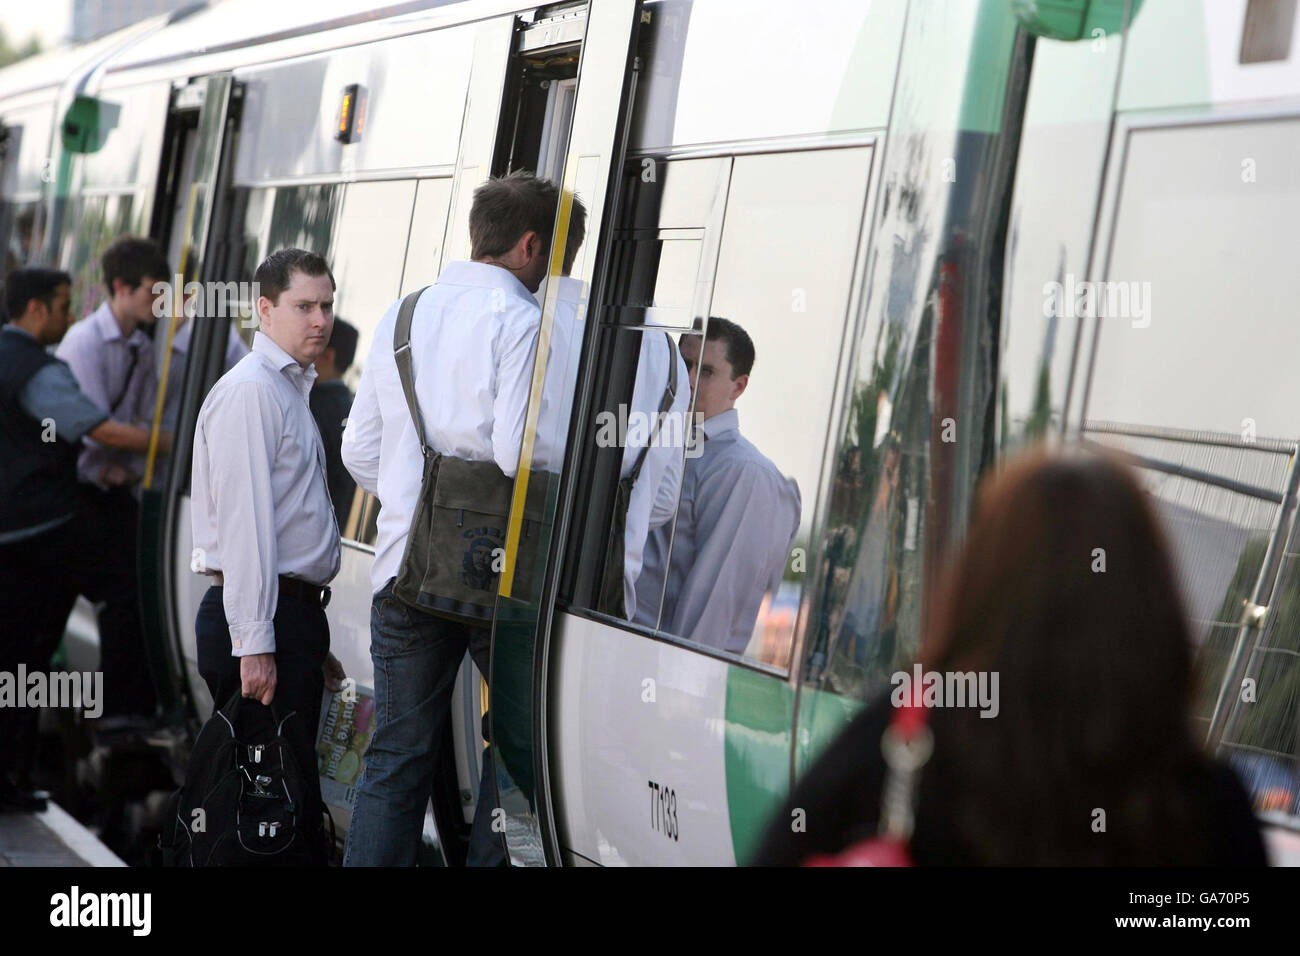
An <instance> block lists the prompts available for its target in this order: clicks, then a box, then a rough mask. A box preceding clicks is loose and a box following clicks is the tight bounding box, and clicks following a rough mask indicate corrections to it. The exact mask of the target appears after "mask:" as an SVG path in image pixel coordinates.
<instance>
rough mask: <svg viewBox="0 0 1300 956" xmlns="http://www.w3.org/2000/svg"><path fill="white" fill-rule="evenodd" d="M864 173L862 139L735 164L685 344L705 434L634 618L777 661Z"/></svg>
mask: <svg viewBox="0 0 1300 956" xmlns="http://www.w3.org/2000/svg"><path fill="white" fill-rule="evenodd" d="M868 169H869V151H868V150H866V149H850V150H830V151H820V152H805V153H787V154H769V155H759V156H741V157H738V158H736V160H735V162H734V167H733V170H732V174H731V181H730V187H729V190H728V196H727V204H726V219H725V226H724V228H723V231H722V235H721V245H720V249H719V252H718V262H717V273H716V277H715V279H714V284H713V295H712V304H711V308H710V317H709V318H708V319H707V320H706V321H705V322H704V323H703V325H704V333H705V334H704V336H700V335H694V334H684V335H682V336H681V338H680V340H679V341H680V347H681V352H682V355H683V357H684V358H685V359H686V364H687V367H688V368H689V370H690V380H691V385H692V407H693V410H694V413H695V420H696V421H697V422H698V423H699V424H697V425H696V433H695V437H696V442H697V443H698V444H697V445H695V446H694V447H692V448H689V449H688V451H687V455H686V460H685V463H684V468H683V473H682V488H681V494H680V499H679V505H678V509H677V515H676V518H675V520H674V521H673V522H671V523H668V524H665V525H664V526H661V527H660V528H658V529H656V530H655V531H653V532H652V533H651V536H650V539H649V541H648V542H647V545H646V558H645V568H644V569H643V572H642V574H643V577H644V580H643V581H639V582H638V584H637V614H638V619H639V620H641V621H642V622H643V623H649V622H650V620H652V617H651V616H652V615H654V616H657V626H658V627H659V629H661V630H663V631H666V632H669V633H672V634H674V635H676V636H679V637H683V638H688V639H690V640H692V641H693V642H696V643H699V644H703V645H707V646H709V647H713V648H715V649H718V650H723V651H729V652H732V653H736V654H743V655H744V656H746V657H748V658H750V659H754V660H757V661H760V662H762V663H765V664H769V665H772V666H775V667H780V668H785V667H787V666H788V665H789V656H790V651H791V647H792V641H793V636H794V626H795V621H796V618H797V616H798V611H799V606H800V598H801V593H802V583H803V580H804V578H805V576H806V571H807V566H808V565H807V556H808V554H809V550H810V539H811V531H812V524H813V513H814V505H815V502H816V494H817V488H818V485H819V482H820V475H821V471H822V466H823V458H824V455H825V450H826V438H827V430H826V425H825V423H826V422H827V421H828V419H829V418H830V414H831V401H832V397H833V394H834V389H835V376H834V368H835V362H834V361H829V362H828V361H827V358H826V356H828V355H830V356H837V355H838V354H839V351H840V347H841V342H842V338H843V335H844V322H845V315H846V310H847V304H848V295H849V286H850V280H851V275H852V268H853V261H854V257H855V254H856V250H857V241H858V231H859V227H860V223H861V218H862V204H863V202H864V200H865V196H866V184H867V173H868ZM718 319H722V320H724V321H718ZM659 585H662V592H661V594H656V591H658V590H659V587H658V586H659ZM642 594H645V596H646V600H645V603H644V606H643V604H642ZM656 597H660V598H661V600H659V601H656V600H655V598H656ZM656 605H658V607H656Z"/></svg>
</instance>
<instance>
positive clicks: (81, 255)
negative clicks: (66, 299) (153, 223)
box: [59, 193, 140, 317]
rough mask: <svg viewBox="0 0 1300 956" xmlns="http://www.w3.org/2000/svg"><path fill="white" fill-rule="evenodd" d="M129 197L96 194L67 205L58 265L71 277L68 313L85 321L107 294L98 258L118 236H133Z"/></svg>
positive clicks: (133, 207)
mask: <svg viewBox="0 0 1300 956" xmlns="http://www.w3.org/2000/svg"><path fill="white" fill-rule="evenodd" d="M137 211H138V210H137V208H136V205H135V195H134V194H133V193H100V194H97V195H90V196H84V197H82V198H80V199H78V200H73V201H70V202H69V208H68V209H67V211H66V212H65V215H66V216H67V217H68V223H69V226H70V228H68V229H67V230H65V232H64V239H63V251H62V253H61V254H60V256H59V262H60V263H62V265H63V268H65V269H66V270H67V271H68V272H69V273H70V274H71V275H72V306H71V308H72V311H73V314H74V315H79V316H82V317H85V316H87V315H89V314H90V313H91V312H93V311H94V310H95V309H97V308H98V307H99V304H100V303H101V302H103V301H104V298H105V297H106V295H107V292H106V291H105V289H104V275H103V272H102V271H101V269H100V264H99V257H100V255H101V254H102V253H103V251H104V250H105V249H106V248H107V247H108V245H109V244H110V243H111V242H112V241H113V240H114V239H117V238H118V237H120V236H123V235H125V234H127V233H134V232H137V231H138V229H139V225H140V224H139V223H138V222H137V221H136V220H137V216H136V213H137Z"/></svg>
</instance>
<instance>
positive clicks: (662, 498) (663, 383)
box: [620, 331, 691, 621]
mask: <svg viewBox="0 0 1300 956" xmlns="http://www.w3.org/2000/svg"><path fill="white" fill-rule="evenodd" d="M674 346H675V343H674ZM670 354H671V355H672V356H674V358H675V359H676V362H677V394H676V395H675V396H674V398H673V403H672V407H671V409H670V410H669V413H668V416H669V420H668V421H666V422H664V423H663V424H662V425H660V430H659V434H658V435H656V436H655V439H654V443H653V444H651V446H650V450H649V451H647V452H646V456H645V464H643V465H642V466H641V474H640V475H639V476H638V477H637V480H636V484H634V485H633V486H632V495H631V497H630V498H629V499H628V506H627V524H626V525H625V526H624V530H623V601H624V602H625V604H626V609H627V619H628V620H629V621H630V620H632V618H633V616H634V615H635V614H636V582H637V579H638V578H639V577H640V576H641V565H642V561H643V555H644V553H645V544H646V537H647V536H648V535H649V533H650V532H651V531H652V530H653V529H655V528H658V527H660V526H661V525H663V524H664V523H665V522H667V521H668V520H669V519H671V518H672V516H673V514H674V513H675V512H676V511H677V492H678V490H679V488H680V487H681V483H682V468H683V463H684V457H685V454H686V447H685V445H686V440H687V436H689V435H690V426H689V423H688V422H687V418H686V416H687V413H688V412H689V411H690V405H691V382H690V378H689V377H688V373H687V371H686V361H685V360H684V359H683V358H682V354H681V351H680V350H678V349H677V348H676V347H674V348H673V350H672V352H671V353H670V352H669V351H668V333H666V332H651V331H645V332H642V333H641V354H640V355H639V356H638V358H637V365H636V383H635V384H634V385H633V386H632V411H633V412H638V413H640V414H641V415H642V416H644V419H643V420H645V421H648V422H650V423H651V424H650V425H649V426H648V427H647V428H646V430H645V436H646V437H645V441H644V442H640V441H639V442H637V443H636V444H633V443H632V441H631V439H630V438H629V440H628V442H627V444H626V445H625V446H624V448H623V469H622V471H621V473H620V476H621V477H624V478H626V477H627V476H628V475H630V474H632V469H633V468H635V467H636V458H637V455H639V454H640V452H641V449H642V448H643V447H645V443H646V442H648V441H650V428H652V427H653V422H654V417H653V416H657V415H658V414H659V404H660V402H662V401H663V397H664V389H665V388H667V387H668V358H669V355H670ZM630 431H631V429H630V428H629V432H630Z"/></svg>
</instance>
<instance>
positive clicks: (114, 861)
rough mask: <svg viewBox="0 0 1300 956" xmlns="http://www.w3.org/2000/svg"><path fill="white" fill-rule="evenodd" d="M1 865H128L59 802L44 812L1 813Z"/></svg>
mask: <svg viewBox="0 0 1300 956" xmlns="http://www.w3.org/2000/svg"><path fill="white" fill-rule="evenodd" d="M0 866H126V864H125V863H123V862H122V860H120V859H119V858H118V857H117V855H116V854H114V853H113V852H112V851H111V850H109V849H108V847H106V846H104V844H102V843H100V842H99V840H98V839H97V838H96V837H95V835H94V834H93V833H91V832H90V831H89V830H87V829H86V828H85V827H84V826H82V825H81V824H80V823H78V822H77V821H76V820H74V819H73V818H72V817H71V816H69V815H68V813H67V811H65V810H64V809H63V808H62V807H60V806H59V805H58V804H56V803H50V805H49V807H48V808H47V809H46V810H45V811H44V812H43V813H0Z"/></svg>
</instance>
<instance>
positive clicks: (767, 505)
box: [634, 316, 802, 654]
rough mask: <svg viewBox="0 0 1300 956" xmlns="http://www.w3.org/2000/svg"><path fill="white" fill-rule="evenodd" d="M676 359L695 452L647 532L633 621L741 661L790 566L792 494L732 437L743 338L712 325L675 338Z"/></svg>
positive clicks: (761, 458)
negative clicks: (685, 383)
mask: <svg viewBox="0 0 1300 956" xmlns="http://www.w3.org/2000/svg"><path fill="white" fill-rule="evenodd" d="M698 324H699V323H697V327H698ZM681 351H682V357H683V358H684V359H685V360H686V367H687V368H688V369H689V370H690V382H691V391H692V393H693V395H694V400H695V413H696V420H697V421H700V424H699V425H697V426H696V434H695V436H694V441H695V442H698V443H700V445H701V446H702V447H701V448H700V449H699V451H698V454H696V455H693V456H690V457H688V458H687V459H686V463H685V471H684V474H683V477H682V490H681V499H680V504H679V505H678V508H677V520H676V522H668V523H666V524H664V525H661V526H660V527H658V528H655V529H654V530H652V531H651V532H650V538H649V541H648V542H647V544H646V553H645V566H644V568H643V570H642V572H641V578H640V580H639V581H638V582H637V610H636V617H635V618H634V620H635V621H636V622H637V623H640V624H644V625H646V626H647V627H656V626H658V628H659V629H660V630H663V631H666V632H669V633H672V634H675V635H677V636H679V637H685V638H689V639H690V640H692V641H695V642H696V643H699V644H703V645H706V646H709V647H716V648H719V649H721V650H726V651H730V652H732V653H735V654H743V653H744V651H745V647H746V645H747V644H749V641H750V638H751V636H752V634H753V630H754V622H755V621H756V620H757V617H758V612H759V607H760V605H761V604H762V603H763V597H764V596H765V595H766V594H768V593H770V592H772V591H774V590H775V589H776V587H777V586H778V585H779V584H780V582H781V577H782V575H783V574H784V571H785V567H786V561H787V560H789V557H790V546H791V544H792V543H793V541H794V536H795V533H796V532H797V531H798V529H799V519H800V514H801V507H802V506H801V501H800V496H799V488H798V485H796V484H795V482H794V481H793V480H792V479H789V478H787V477H785V476H784V475H782V474H781V471H780V469H778V468H777V466H776V465H775V464H774V463H773V462H772V461H771V460H770V459H769V458H767V457H766V456H765V455H763V453H762V452H760V451H759V450H758V449H757V448H755V447H754V445H753V444H752V443H751V442H750V441H749V440H748V439H746V438H745V437H744V436H742V435H741V434H740V416H739V413H738V412H737V410H736V401H737V399H739V398H740V396H741V395H743V394H744V392H745V388H746V387H747V386H748V385H749V376H750V373H751V371H752V369H753V366H754V343H753V341H752V340H751V339H750V337H749V334H748V333H747V332H746V331H745V330H744V329H743V328H741V327H740V326H739V325H737V324H736V323H735V322H731V321H729V320H727V319H722V318H716V317H712V316H711V317H710V318H709V320H708V324H707V326H706V329H705V333H704V334H703V335H701V334H700V333H698V332H693V333H688V334H686V335H683V336H682V338H681ZM670 547H671V555H670V554H669V549H670ZM665 583H666V587H665ZM661 593H662V595H663V610H662V613H660V610H659V599H660V594H661Z"/></svg>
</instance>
